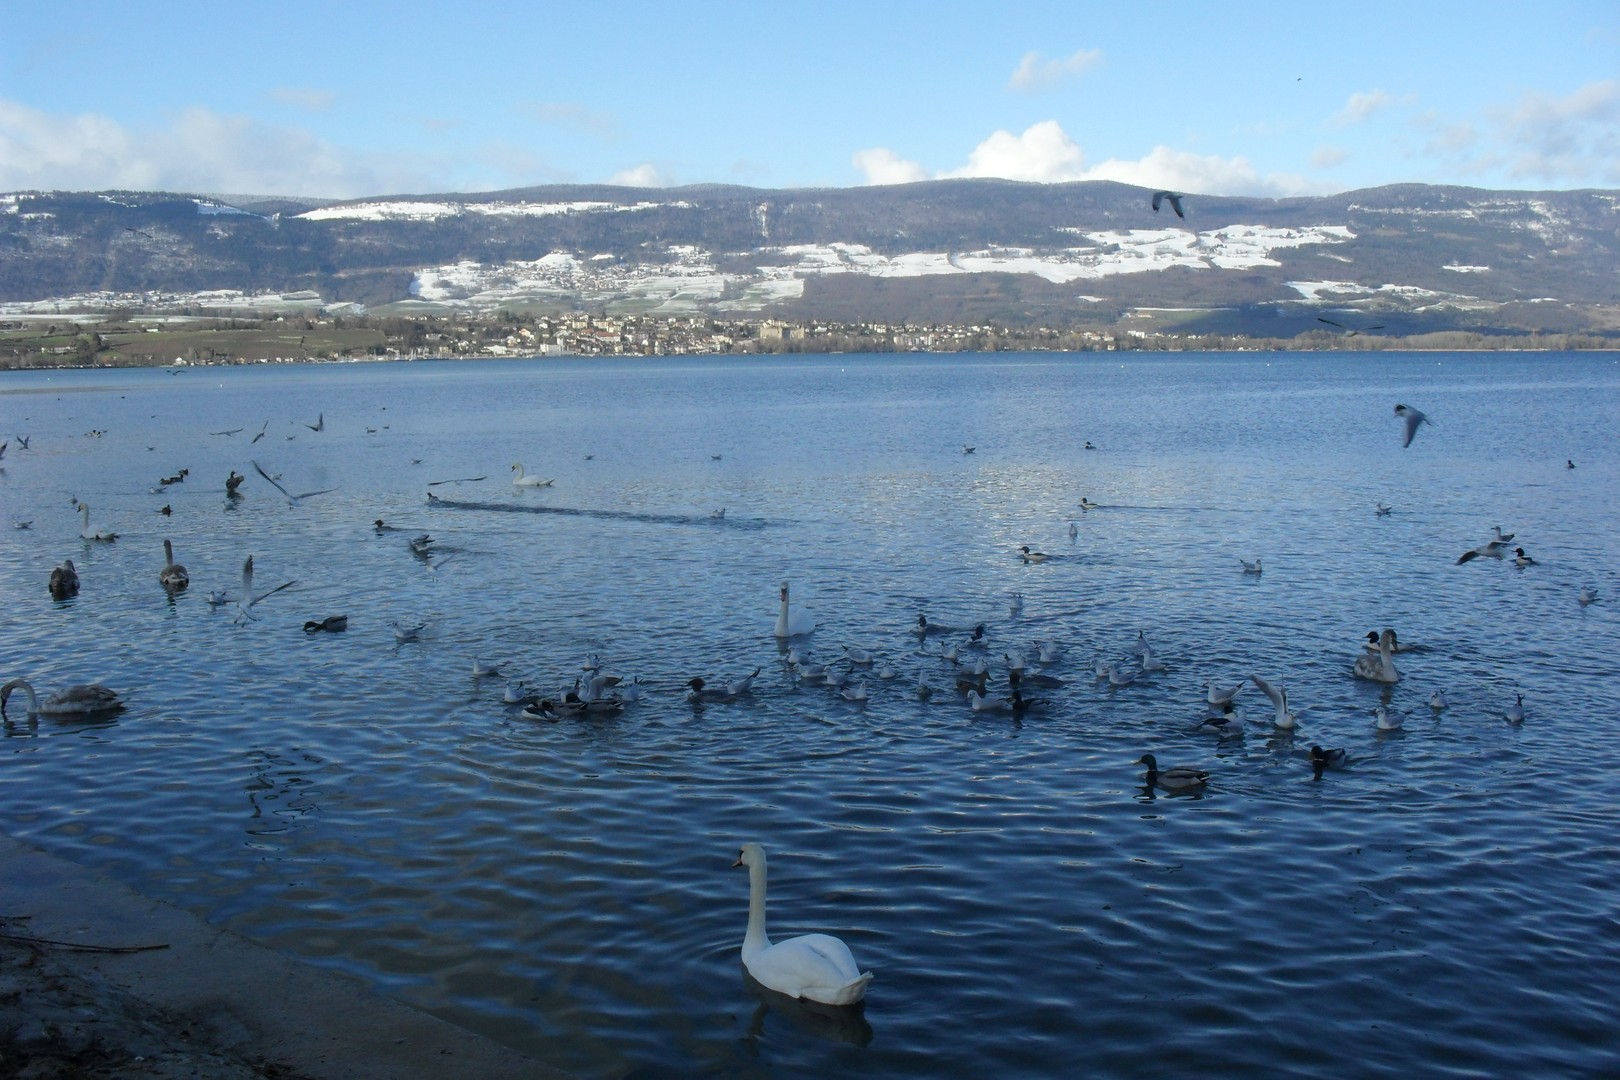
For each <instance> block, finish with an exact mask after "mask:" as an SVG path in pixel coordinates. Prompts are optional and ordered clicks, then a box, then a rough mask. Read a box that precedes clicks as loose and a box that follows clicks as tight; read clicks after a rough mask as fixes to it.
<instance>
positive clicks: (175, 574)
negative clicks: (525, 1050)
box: [158, 540, 191, 592]
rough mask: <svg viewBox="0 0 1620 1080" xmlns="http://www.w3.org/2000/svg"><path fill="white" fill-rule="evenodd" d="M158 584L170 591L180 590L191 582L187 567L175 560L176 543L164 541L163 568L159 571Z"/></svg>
mask: <svg viewBox="0 0 1620 1080" xmlns="http://www.w3.org/2000/svg"><path fill="white" fill-rule="evenodd" d="M158 584H160V585H162V586H163V587H164V588H165V589H168V590H169V591H170V592H179V591H180V590H181V589H184V588H185V587H186V586H187V585H190V584H191V575H190V574H188V573H186V568H185V567H183V566H181V565H180V564H179V563H177V562H175V561H174V544H173V543H171V542H170V541H168V540H165V541H163V569H162V570H159V571H158Z"/></svg>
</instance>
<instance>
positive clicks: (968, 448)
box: [962, 443, 978, 454]
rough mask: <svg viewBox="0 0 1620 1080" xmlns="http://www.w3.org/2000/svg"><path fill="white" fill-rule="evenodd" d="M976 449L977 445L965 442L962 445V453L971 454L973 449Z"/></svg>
mask: <svg viewBox="0 0 1620 1080" xmlns="http://www.w3.org/2000/svg"><path fill="white" fill-rule="evenodd" d="M977 449H978V447H977V446H968V445H967V444H965V443H964V444H963V445H962V453H964V454H971V453H973V451H975V450H977Z"/></svg>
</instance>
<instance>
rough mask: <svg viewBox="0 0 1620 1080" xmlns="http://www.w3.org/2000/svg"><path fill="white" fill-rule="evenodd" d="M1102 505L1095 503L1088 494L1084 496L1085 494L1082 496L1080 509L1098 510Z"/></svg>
mask: <svg viewBox="0 0 1620 1080" xmlns="http://www.w3.org/2000/svg"><path fill="white" fill-rule="evenodd" d="M1100 506H1102V503H1094V502H1092V501H1091V500H1090V499H1089V498H1087V497H1086V496H1084V495H1082V496H1080V509H1081V510H1096V509H1097V508H1098V507H1100Z"/></svg>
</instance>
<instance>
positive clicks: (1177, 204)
mask: <svg viewBox="0 0 1620 1080" xmlns="http://www.w3.org/2000/svg"><path fill="white" fill-rule="evenodd" d="M1165 199H1169V200H1170V209H1172V210H1174V211H1175V212H1176V217H1178V218H1184V217H1186V216H1187V215H1186V214H1183V213H1182V212H1181V196H1180V195H1177V194H1176V193H1175V192H1173V191H1155V192H1154V193H1153V212H1154V213H1158V212H1159V204H1160V203H1162V202H1163V201H1164V200H1165Z"/></svg>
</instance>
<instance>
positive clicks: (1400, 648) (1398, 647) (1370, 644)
mask: <svg viewBox="0 0 1620 1080" xmlns="http://www.w3.org/2000/svg"><path fill="white" fill-rule="evenodd" d="M1382 640H1383V639H1382V638H1381V637H1380V636H1379V634H1378V631H1376V630H1369V631H1367V640H1366V643H1365V644H1364V645H1362V648H1363V649H1366V650H1367V651H1368V652H1370V653H1372V654H1374V655H1377V653H1378V648H1379V642H1380V641H1382ZM1416 649H1417V646H1416V645H1408V644H1407V643H1406V642H1404V641H1402V640H1401V638H1400V635H1399V634H1397V633H1395V631H1394V630H1390V631H1389V651H1390V652H1392V653H1404V652H1413V651H1414V650H1416Z"/></svg>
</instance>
